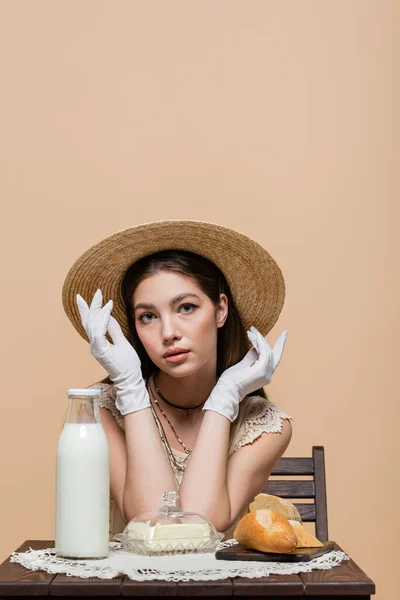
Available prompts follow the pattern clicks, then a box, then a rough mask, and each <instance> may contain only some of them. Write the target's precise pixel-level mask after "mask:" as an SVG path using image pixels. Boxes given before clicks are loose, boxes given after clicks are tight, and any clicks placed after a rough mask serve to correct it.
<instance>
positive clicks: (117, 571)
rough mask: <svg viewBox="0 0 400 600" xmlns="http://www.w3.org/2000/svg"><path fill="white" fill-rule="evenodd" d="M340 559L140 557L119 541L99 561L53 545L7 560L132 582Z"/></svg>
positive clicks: (288, 570) (286, 570)
mask: <svg viewBox="0 0 400 600" xmlns="http://www.w3.org/2000/svg"><path fill="white" fill-rule="evenodd" d="M234 544H237V542H236V540H234V539H231V540H227V541H225V542H220V544H219V546H218V549H221V548H227V547H228V546H233V545H234ZM343 560H349V556H347V554H345V553H344V552H341V551H337V550H334V551H332V552H328V553H326V554H323V555H322V556H319V557H317V558H314V559H313V560H310V561H309V562H302V563H300V562H299V563H282V562H281V563H279V562H257V561H254V562H253V561H252V562H250V561H249V562H246V561H230V560H217V559H216V558H215V555H214V553H208V554H185V555H177V556H162V557H160V556H141V555H138V554H131V553H129V552H125V551H123V550H121V544H120V543H117V542H110V552H109V555H108V557H107V558H104V559H102V560H70V559H65V558H58V557H57V556H56V555H55V550H54V548H46V549H44V550H32V548H30V549H29V550H28V551H27V552H13V554H12V555H11V558H10V561H11V562H16V563H19V564H21V565H22V566H24V567H26V568H27V569H30V570H32V571H37V570H42V571H47V573H65V574H66V575H71V576H75V577H82V578H88V577H99V578H100V579H112V578H113V577H116V576H118V575H127V576H128V577H129V579H133V580H135V581H148V580H154V579H158V580H163V581H190V580H195V581H211V580H217V579H225V578H227V577H248V578H251V579H253V578H256V577H268V575H293V574H297V573H308V572H310V571H312V570H314V569H324V570H326V569H332V568H333V567H336V566H337V565H339V564H340V563H341V562H342V561H343Z"/></svg>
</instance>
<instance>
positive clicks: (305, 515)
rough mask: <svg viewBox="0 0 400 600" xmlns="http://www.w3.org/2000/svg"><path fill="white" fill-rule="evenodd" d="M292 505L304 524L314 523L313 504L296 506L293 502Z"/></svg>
mask: <svg viewBox="0 0 400 600" xmlns="http://www.w3.org/2000/svg"><path fill="white" fill-rule="evenodd" d="M293 504H294V505H295V507H296V508H297V510H298V511H299V513H300V516H301V518H302V519H303V521H304V522H307V523H311V522H314V521H315V504H296V502H293Z"/></svg>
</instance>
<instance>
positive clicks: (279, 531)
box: [233, 509, 297, 552]
mask: <svg viewBox="0 0 400 600" xmlns="http://www.w3.org/2000/svg"><path fill="white" fill-rule="evenodd" d="M233 537H234V538H235V540H236V541H237V542H239V543H240V544H243V545H244V546H247V547H248V548H253V549H254V550H261V551H262V552H292V551H293V550H294V549H295V548H296V544H297V536H296V534H295V532H294V529H293V527H292V526H291V525H290V523H289V521H288V520H287V519H285V517H283V516H282V515H281V514H280V513H278V512H277V511H276V510H269V509H262V510H255V511H253V512H250V513H247V514H246V515H244V516H243V517H242V518H241V519H240V521H239V522H238V523H237V525H236V529H235V531H234V532H233Z"/></svg>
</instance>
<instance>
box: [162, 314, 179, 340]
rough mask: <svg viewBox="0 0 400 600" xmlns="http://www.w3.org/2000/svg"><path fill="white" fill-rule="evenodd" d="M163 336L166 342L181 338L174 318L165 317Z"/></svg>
mask: <svg viewBox="0 0 400 600" xmlns="http://www.w3.org/2000/svg"><path fill="white" fill-rule="evenodd" d="M162 337H163V341H164V343H165V344H169V343H171V341H172V340H179V339H180V338H181V335H180V333H179V331H178V328H177V326H176V323H175V321H174V320H173V319H165V320H164V321H163V327H162Z"/></svg>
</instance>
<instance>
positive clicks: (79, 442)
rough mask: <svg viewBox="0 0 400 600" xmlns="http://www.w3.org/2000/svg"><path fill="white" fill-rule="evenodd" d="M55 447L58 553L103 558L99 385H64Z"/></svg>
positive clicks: (105, 495)
mask: <svg viewBox="0 0 400 600" xmlns="http://www.w3.org/2000/svg"><path fill="white" fill-rule="evenodd" d="M67 395H68V398H69V407H68V416H67V420H66V422H65V424H64V427H63V430H62V431H61V434H60V437H59V440H58V447H57V476H56V540H55V541H56V543H55V549H56V554H57V555H58V556H65V557H69V558H105V557H106V556H107V555H108V541H109V502H110V500H109V498H110V460H109V448H108V442H107V438H106V434H105V433H104V429H103V426H102V424H101V421H100V411H99V407H98V403H97V399H98V398H99V396H100V390H96V389H69V390H67Z"/></svg>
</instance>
